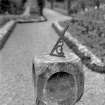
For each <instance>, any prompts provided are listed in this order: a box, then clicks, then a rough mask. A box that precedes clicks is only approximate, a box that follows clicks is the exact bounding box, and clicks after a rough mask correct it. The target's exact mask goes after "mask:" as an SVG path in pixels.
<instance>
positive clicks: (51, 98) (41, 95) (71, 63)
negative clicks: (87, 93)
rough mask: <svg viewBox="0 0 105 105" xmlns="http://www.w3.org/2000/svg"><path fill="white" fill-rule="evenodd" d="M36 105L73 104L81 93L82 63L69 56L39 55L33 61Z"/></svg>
mask: <svg viewBox="0 0 105 105" xmlns="http://www.w3.org/2000/svg"><path fill="white" fill-rule="evenodd" d="M33 80H34V89H36V90H35V91H37V98H36V105H39V104H40V105H42V104H43V105H55V104H56V105H74V104H75V103H76V102H77V101H78V100H79V99H80V98H81V96H82V95H83V91H84V74H83V70H82V64H81V62H80V61H78V60H76V59H75V60H74V59H73V58H72V56H70V57H66V58H63V57H54V56H49V55H46V56H40V57H35V58H34V61H33Z"/></svg>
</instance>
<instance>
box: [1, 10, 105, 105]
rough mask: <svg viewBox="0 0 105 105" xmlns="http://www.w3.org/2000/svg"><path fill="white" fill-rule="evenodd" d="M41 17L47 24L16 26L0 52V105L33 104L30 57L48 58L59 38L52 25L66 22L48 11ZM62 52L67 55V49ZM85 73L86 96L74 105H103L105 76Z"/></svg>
mask: <svg viewBox="0 0 105 105" xmlns="http://www.w3.org/2000/svg"><path fill="white" fill-rule="evenodd" d="M44 13H45V15H46V16H47V18H48V21H47V22H44V23H33V24H21V25H17V27H16V28H15V30H14V32H13V33H12V35H11V36H10V38H9V39H8V41H7V43H6V44H5V46H4V48H3V49H2V50H1V51H0V105H33V103H34V98H33V85H32V75H31V70H32V59H33V56H35V55H40V54H49V52H50V50H51V49H52V46H53V45H54V44H55V43H56V40H57V38H58V35H57V34H56V33H55V31H54V30H53V29H52V27H51V23H52V22H54V21H57V20H64V19H68V17H66V16H63V15H61V14H60V13H57V12H53V11H51V10H49V9H46V10H45V12H44ZM65 51H66V52H68V48H67V47H66V46H65ZM69 51H70V50H69ZM84 68H85V67H84ZM85 70H86V71H85V93H84V96H83V97H82V99H81V100H80V102H79V103H77V105H105V78H104V77H105V76H104V75H101V74H97V73H93V72H91V71H90V70H87V68H85Z"/></svg>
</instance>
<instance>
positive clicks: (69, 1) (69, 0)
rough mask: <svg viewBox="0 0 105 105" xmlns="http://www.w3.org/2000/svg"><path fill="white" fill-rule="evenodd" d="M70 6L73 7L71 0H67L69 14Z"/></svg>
mask: <svg viewBox="0 0 105 105" xmlns="http://www.w3.org/2000/svg"><path fill="white" fill-rule="evenodd" d="M70 8H71V0H67V11H68V14H70Z"/></svg>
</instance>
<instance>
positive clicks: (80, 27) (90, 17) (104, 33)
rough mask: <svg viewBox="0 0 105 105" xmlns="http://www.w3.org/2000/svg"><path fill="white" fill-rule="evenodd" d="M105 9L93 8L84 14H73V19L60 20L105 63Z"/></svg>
mask: <svg viewBox="0 0 105 105" xmlns="http://www.w3.org/2000/svg"><path fill="white" fill-rule="evenodd" d="M104 14H105V11H104V10H102V9H99V10H91V11H89V12H86V13H83V14H77V15H73V19H72V20H66V21H63V22H60V25H61V26H63V27H65V26H66V25H67V24H69V25H70V28H69V29H68V31H69V32H70V33H71V34H72V35H73V37H75V38H77V39H78V40H79V41H80V42H81V43H82V44H84V45H86V46H87V47H88V49H89V50H91V51H92V52H93V53H94V54H95V55H96V56H98V57H99V58H100V59H101V60H102V61H103V62H104V63H105V19H104Z"/></svg>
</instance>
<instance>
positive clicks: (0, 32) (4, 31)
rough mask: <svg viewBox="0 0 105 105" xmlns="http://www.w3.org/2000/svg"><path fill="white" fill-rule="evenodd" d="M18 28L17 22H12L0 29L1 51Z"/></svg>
mask: <svg viewBox="0 0 105 105" xmlns="http://www.w3.org/2000/svg"><path fill="white" fill-rule="evenodd" d="M15 26H16V21H14V20H10V21H9V22H7V23H6V24H5V25H4V26H3V27H2V28H1V29H0V49H2V48H3V46H4V44H5V42H6V40H7V39H8V37H9V35H10V34H11V32H12V31H13V29H14V28H15Z"/></svg>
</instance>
